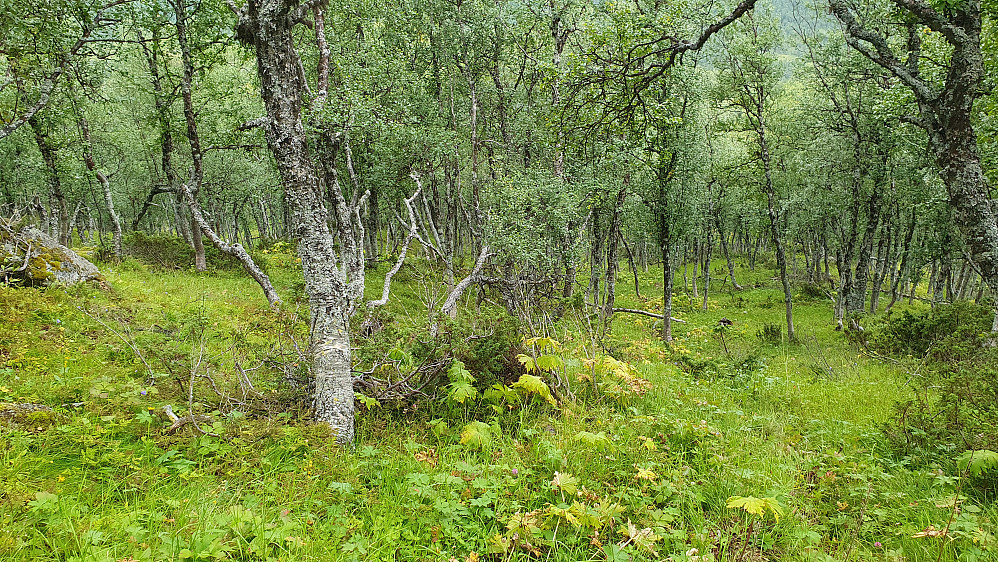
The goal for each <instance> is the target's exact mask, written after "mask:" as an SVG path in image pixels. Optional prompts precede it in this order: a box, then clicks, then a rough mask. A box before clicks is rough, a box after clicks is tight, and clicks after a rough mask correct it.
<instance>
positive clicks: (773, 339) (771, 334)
mask: <svg viewBox="0 0 998 562" xmlns="http://www.w3.org/2000/svg"><path fill="white" fill-rule="evenodd" d="M755 335H756V337H758V338H759V339H760V340H762V341H763V343H771V344H780V343H783V326H781V325H780V324H771V323H769V322H766V323H765V324H763V325H762V329H761V330H759V331H758V332H756V333H755Z"/></svg>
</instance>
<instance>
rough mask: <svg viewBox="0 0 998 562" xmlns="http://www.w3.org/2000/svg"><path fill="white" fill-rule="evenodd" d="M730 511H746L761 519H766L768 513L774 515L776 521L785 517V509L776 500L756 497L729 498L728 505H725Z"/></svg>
mask: <svg viewBox="0 0 998 562" xmlns="http://www.w3.org/2000/svg"><path fill="white" fill-rule="evenodd" d="M725 505H726V506H727V507H728V508H729V509H744V510H745V511H746V512H748V513H751V514H752V515H758V516H759V517H763V518H765V517H766V513H767V512H769V513H772V514H773V517H774V518H776V521H777V522H779V521H780V516H781V515H783V507H781V506H780V502H778V501H776V498H757V497H755V496H747V497H742V496H731V497H730V498H728V502H727V504H725Z"/></svg>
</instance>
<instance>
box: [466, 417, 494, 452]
mask: <svg viewBox="0 0 998 562" xmlns="http://www.w3.org/2000/svg"><path fill="white" fill-rule="evenodd" d="M461 444H462V445H468V446H471V447H478V448H479V449H484V448H486V447H488V446H489V445H491V444H492V427H490V426H489V424H487V423H483V422H480V421H473V422H471V423H469V424H468V425H466V426H464V428H463V429H462V430H461Z"/></svg>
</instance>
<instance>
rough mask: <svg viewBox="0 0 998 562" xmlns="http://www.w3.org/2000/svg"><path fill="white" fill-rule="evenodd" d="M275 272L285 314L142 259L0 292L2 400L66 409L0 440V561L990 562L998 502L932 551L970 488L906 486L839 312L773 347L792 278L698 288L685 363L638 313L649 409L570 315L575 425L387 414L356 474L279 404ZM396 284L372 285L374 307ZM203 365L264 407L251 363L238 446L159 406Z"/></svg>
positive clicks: (388, 336) (278, 270)
mask: <svg viewBox="0 0 998 562" xmlns="http://www.w3.org/2000/svg"><path fill="white" fill-rule="evenodd" d="M269 261H270V272H271V276H272V278H273V279H274V281H275V285H276V286H277V288H278V290H279V291H280V292H281V294H282V295H283V296H285V298H286V300H287V301H288V302H286V303H285V305H284V307H283V309H282V311H281V312H273V311H270V310H269V309H268V308H267V306H266V301H265V300H264V299H263V297H262V295H261V294H260V291H259V289H258V288H257V287H256V286H255V285H254V284H253V282H252V281H251V280H249V279H247V278H245V277H244V276H241V275H239V274H237V273H215V274H211V275H198V274H195V273H192V272H185V271H176V272H167V273H163V272H155V271H151V270H149V269H147V268H146V267H144V266H142V265H140V264H138V263H137V262H134V261H128V262H125V263H123V264H121V265H118V266H113V265H112V266H106V268H107V269H108V271H107V277H108V280H109V281H110V283H111V284H112V286H113V287H114V290H113V291H112V292H110V293H105V292H101V291H98V290H96V289H92V288H74V289H70V290H68V291H67V290H63V289H57V288H50V289H14V288H0V402H33V403H42V404H47V405H49V406H52V407H53V408H54V411H55V413H54V414H51V415H49V414H42V415H37V414H36V415H34V417H33V418H31V419H21V420H20V421H19V422H18V423H15V424H11V423H7V424H6V425H4V426H3V429H2V433H0V559H2V560H130V559H134V560H212V559H237V560H323V561H325V560H451V559H458V560H462V561H464V560H474V559H475V558H476V557H477V558H478V559H481V560H495V561H500V560H502V561H505V560H537V559H542V560H559V561H575V560H607V559H609V560H627V559H631V560H645V559H665V558H670V557H671V558H672V559H673V560H677V561H681V560H690V561H699V562H705V561H707V560H712V559H713V560H745V561H758V560H786V561H791V560H833V559H834V560H897V561H901V560H909V561H923V560H924V561H934V560H937V558H938V559H941V560H948V561H954V560H957V559H959V560H988V559H993V557H994V555H995V554H994V550H993V548H994V546H993V544H992V541H991V539H990V533H992V532H994V531H995V525H994V520H995V517H996V515H998V510H996V508H995V506H994V505H972V501H971V500H966V501H965V502H963V503H962V504H961V505H962V509H961V512H960V513H959V514H958V515H957V516H955V517H954V518H953V521H952V522H950V525H949V534H950V538H945V539H942V538H932V537H922V538H916V537H913V535H915V534H916V533H918V532H920V531H923V530H924V529H926V528H928V527H929V526H930V525H932V526H933V527H934V528H935V529H943V528H946V527H947V523H948V522H949V521H950V518H951V515H953V510H952V509H951V508H949V507H946V506H947V505H952V499H953V497H954V495H955V494H956V493H957V486H958V485H959V484H958V483H957V482H958V480H957V479H956V478H954V477H955V476H956V474H955V469H954V468H953V466H952V465H951V464H944V465H940V466H925V465H918V464H914V463H912V462H911V460H910V459H906V458H903V457H898V456H897V455H896V454H895V453H894V452H893V451H892V450H890V448H889V447H888V445H887V443H886V440H885V439H884V438H883V436H882V434H881V430H880V427H881V425H882V424H884V423H888V422H889V421H890V420H891V416H892V405H893V403H894V402H896V401H899V400H903V399H905V398H906V397H908V396H909V390H908V389H907V387H906V386H905V380H906V377H907V373H905V372H904V371H901V370H899V368H897V367H895V366H893V365H891V364H888V363H884V362H882V361H879V360H876V359H873V358H871V357H869V356H867V355H866V354H864V353H862V352H860V351H859V350H858V348H856V347H855V346H854V345H853V344H851V343H849V342H848V341H847V340H846V338H845V337H844V336H843V335H842V334H841V333H837V332H835V331H834V323H833V322H832V320H831V303H830V302H827V301H823V300H812V301H801V302H799V303H797V304H796V306H795V320H796V322H797V327H798V333H799V335H800V336H801V340H802V341H803V342H804V343H798V344H773V343H765V342H763V341H762V340H760V338H759V337H758V336H757V333H758V332H759V331H760V330H762V328H763V327H764V326H765V325H766V324H767V323H768V324H781V323H782V322H783V307H782V293H781V291H780V289H779V287H778V283H776V282H774V281H772V280H771V278H772V276H773V272H772V271H762V270H757V271H755V272H751V271H748V270H747V269H746V268H741V267H739V268H738V271H737V273H738V275H739V282H740V283H742V284H743V285H745V286H746V287H751V288H750V289H747V290H745V291H742V292H737V293H735V292H732V291H730V287H729V286H725V285H723V284H721V283H720V282H719V278H720V277H719V276H718V277H716V278H715V279H714V282H713V283H712V285H713V288H714V290H715V292H713V293H712V295H711V297H710V299H709V306H708V310H707V311H701V310H700V303H701V301H700V299H696V298H692V297H691V296H688V295H687V294H686V293H685V292H684V291H683V289H682V275H681V273H680V274H679V275H678V276H677V282H678V283H679V285H677V296H676V299H675V300H676V303H677V309H676V312H675V315H676V316H678V317H680V318H683V319H685V320H687V321H688V324H686V325H677V326H676V327H675V333H676V342H674V345H673V346H665V345H664V344H662V343H661V342H660V341H659V340H658V339H657V336H656V332H655V327H654V324H655V323H654V322H653V321H652V319H650V318H644V317H632V316H625V315H618V317H617V318H616V319H615V322H614V327H613V332H612V334H611V336H610V337H609V339H608V347H609V348H610V350H611V351H612V352H613V353H614V355H615V356H616V357H617V359H621V360H623V361H626V362H627V363H629V364H631V365H633V367H634V369H636V373H637V374H638V375H640V376H641V377H643V378H645V379H647V380H649V381H650V382H651V385H652V386H651V388H650V390H648V391H647V392H645V393H644V394H639V393H634V392H627V391H625V390H622V389H624V388H625V387H626V385H625V384H623V383H621V382H620V381H619V380H616V379H614V376H612V375H609V374H605V373H604V374H602V375H600V374H597V375H596V377H595V380H593V381H589V380H585V379H584V378H583V379H580V378H579V377H580V375H584V374H587V373H589V374H592V372H591V371H590V370H588V369H587V367H586V365H587V364H586V362H585V360H586V359H587V358H589V357H588V355H587V354H591V353H592V350H591V349H589V348H588V347H585V343H586V342H588V341H590V340H589V336H587V335H586V333H585V330H584V329H583V328H582V326H583V325H585V322H584V321H583V320H584V318H583V317H582V316H581V314H580V313H578V312H570V313H569V314H568V315H567V316H566V318H565V319H564V320H563V322H562V325H561V326H560V327H559V331H558V333H559V336H558V337H559V339H561V340H562V343H563V344H564V348H563V350H562V351H561V352H560V353H559V355H560V356H561V357H562V358H563V359H564V360H565V367H564V369H563V370H562V371H563V372H562V375H563V376H564V378H566V379H568V380H569V381H570V389H571V391H572V392H573V393H574V394H575V396H576V397H577V399H576V400H575V401H572V400H563V401H562V403H561V404H560V407H558V408H554V407H551V406H549V405H547V404H545V403H544V402H543V401H541V400H536V399H531V398H530V397H529V396H528V397H527V398H526V399H515V400H511V401H506V402H499V405H500V407H499V408H498V410H500V411H499V412H498V413H497V412H494V411H492V410H491V409H490V408H488V405H487V404H486V403H484V402H483V401H482V399H481V398H479V399H478V400H479V401H478V402H477V403H476V404H474V405H471V404H464V405H457V404H447V403H446V401H443V402H442V403H435V404H417V405H415V407H406V408H401V409H390V408H377V409H374V410H373V411H367V412H364V413H362V414H361V417H360V419H359V422H358V436H359V441H358V445H357V448H356V449H355V450H352V451H344V450H339V449H337V448H335V446H334V445H333V444H332V443H331V440H330V439H329V438H328V433H327V432H326V431H325V430H324V429H323V428H322V427H315V426H311V425H309V424H308V423H307V420H305V419H304V418H303V417H302V414H303V413H304V412H303V410H302V409H301V402H300V400H299V397H298V396H297V395H296V393H295V392H294V391H293V390H292V389H290V388H289V387H288V385H286V384H284V382H283V380H282V377H283V376H284V375H285V374H286V373H287V372H288V371H287V370H286V369H284V368H279V367H280V365H278V363H280V362H282V361H284V362H288V363H291V362H292V359H289V358H288V356H287V355H286V354H282V352H284V351H286V350H287V349H289V348H290V347H292V346H293V345H294V343H295V342H296V341H297V342H298V343H299V344H301V343H302V342H304V341H305V340H304V338H305V331H306V328H307V327H306V324H305V322H304V320H303V318H302V317H303V316H307V312H306V308H305V307H303V306H301V305H296V304H295V303H294V302H293V296H294V294H295V293H296V291H297V292H299V293H300V290H301V289H300V282H299V280H298V276H297V274H296V273H295V263H294V259H293V257H291V256H288V255H286V254H271V256H270V259H269ZM721 265H722V264H720V263H716V264H714V269H715V271H718V270H719V268H720V267H721ZM384 269H386V268H385V267H381V268H380V270H381V271H382V272H383V271H384ZM423 269H425V268H423ZM423 275H424V274H423V273H420V270H419V269H417V268H407V269H406V270H403V273H402V274H400V276H399V278H398V281H399V283H398V284H397V285H396V286H395V288H394V291H395V294H394V296H393V298H394V299H395V300H394V302H393V303H392V304H391V305H390V307H389V310H388V311H386V312H385V316H386V318H389V319H390V326H389V328H388V329H386V330H385V332H382V334H381V335H379V336H375V337H374V338H367V339H358V340H356V341H355V345H358V346H360V348H361V349H360V350H359V351H360V352H359V353H358V356H360V357H364V358H366V359H365V361H370V358H372V357H376V356H377V355H378V353H383V351H384V350H385V349H388V348H390V347H392V346H402V347H407V346H410V345H409V344H413V342H415V341H416V340H418V339H419V337H421V336H419V335H418V333H417V332H418V329H419V326H420V325H421V323H424V322H425V308H424V304H423V301H425V300H427V299H428V298H430V296H431V294H432V283H428V282H425V281H424V280H422V279H421V278H422V276H423ZM656 283H657V288H656ZM380 284H381V279H380V277H379V273H372V274H371V276H370V278H369V279H368V291H369V296H372V295H374V294H375V293H379V292H380ZM617 287H618V293H619V294H618V302H619V303H621V305H625V306H630V307H649V309H652V307H654V306H657V305H655V302H654V300H653V299H652V300H639V299H636V298H635V297H634V296H633V285H632V284H631V281H630V277H629V274H628V275H625V273H624V272H622V273H621V275H620V281H619V282H618V285H617ZM641 290H642V294H643V295H650V296H652V297H657V298H658V299H659V302H660V299H661V280H660V272H658V273H656V272H655V271H654V270H652V271H650V272H649V273H647V274H642V275H641ZM899 306H906V305H899ZM916 306H918V305H917V304H916ZM473 316H474V313H473V311H471V310H468V311H464V312H462V318H465V319H471V318H473ZM721 317H727V318H730V319H731V320H733V321H734V325H733V326H732V327H731V328H730V329H729V330H727V331H726V333H725V336H724V337H725V343H726V344H727V351H725V349H724V346H723V345H722V342H721V340H720V337H719V334H718V333H717V332H716V330H715V326H716V325H717V322H718V320H719V319H720V318H721ZM483 326H484V323H483ZM111 329H113V330H114V331H115V332H117V333H118V335H116V334H115V333H113V332H112V331H111ZM481 331H485V330H484V327H483V329H482V330H481ZM784 332H785V329H784ZM379 337H380V338H381V339H379ZM407 338H408V339H407ZM386 340H390V341H386ZM132 346H134V347H135V348H136V349H138V350H139V351H140V353H141V354H142V356H143V358H144V359H145V360H146V362H147V363H148V364H149V365H150V367H151V369H152V371H153V377H152V378H153V380H154V381H155V384H150V381H149V378H150V376H149V372H148V370H147V368H146V366H145V365H144V364H143V363H142V361H140V360H139V359H138V358H137V357H136V354H135V353H134V352H133V351H132V348H131V347H132ZM410 347H411V346H410ZM199 357H200V358H201V362H200V365H201V366H202V368H204V367H207V368H208V371H207V372H208V373H210V374H211V375H212V378H213V382H214V383H215V384H216V385H217V387H218V388H219V389H220V390H222V391H223V394H227V395H229V397H236V398H237V399H241V398H242V397H243V396H244V394H242V393H241V391H240V388H241V387H240V386H239V377H238V376H237V372H238V369H237V367H236V365H237V364H238V365H240V366H241V367H242V368H244V369H252V370H251V371H248V373H249V374H250V377H251V378H252V380H253V383H254V385H255V387H256V390H257V391H258V392H259V393H260V394H262V395H263V398H261V397H258V396H256V395H255V394H252V395H245V396H246V398H245V399H244V400H242V401H243V402H245V404H235V403H233V402H231V401H229V400H228V399H227V398H223V397H219V396H218V395H216V394H215V393H214V392H213V391H212V389H211V386H210V385H209V381H208V380H207V379H202V378H199V379H196V380H195V383H196V387H195V388H196V400H195V409H196V410H197V411H198V412H203V413H208V414H210V415H211V418H212V420H211V421H207V422H204V424H203V429H205V430H206V431H209V432H212V433H217V434H219V435H220V437H213V436H209V435H203V434H201V433H199V432H198V431H197V430H195V429H194V428H193V427H191V426H187V427H185V428H183V429H182V430H180V431H178V432H176V433H167V432H165V431H164V428H165V427H166V426H168V425H169V423H168V422H167V421H166V420H165V419H164V418H163V417H162V415H161V413H160V412H161V410H160V408H161V406H163V405H165V404H170V405H172V406H173V408H174V410H175V411H177V412H178V413H179V414H180V415H183V414H184V413H186V411H187V407H188V401H187V394H186V389H187V386H186V385H188V384H189V382H190V369H191V365H192V364H194V363H197V362H198V358H199ZM285 367H287V366H285ZM291 367H292V368H293V365H291ZM360 368H362V369H367V368H370V363H369V362H367V363H365V364H364V365H361V366H360ZM829 369H830V372H829ZM201 372H205V371H203V370H202V371H201ZM473 375H476V376H478V375H479V374H478V373H473ZM77 403H82V404H77ZM472 421H483V422H485V423H487V424H490V426H491V428H490V429H489V430H488V432H489V433H490V434H491V438H492V439H491V443H489V444H487V445H485V446H483V447H475V446H469V445H462V444H461V443H460V434H461V430H462V428H463V427H464V426H465V425H466V424H468V423H469V422H472ZM556 472H557V473H558V474H559V477H558V479H559V481H560V484H561V485H560V487H559V486H555V485H553V484H552V481H553V480H554V479H555V473H556ZM731 496H753V497H756V498H772V499H774V500H775V501H776V502H778V505H779V507H780V509H781V510H782V516H781V517H780V519H779V521H778V522H777V521H776V519H775V517H774V516H773V514H772V513H770V512H763V514H762V515H761V516H760V515H752V514H750V513H747V512H746V511H744V510H741V509H729V508H727V507H726V506H725V504H726V501H727V500H728V498H729V497H731ZM938 506H943V507H938ZM629 528H630V529H629ZM951 538H952V540H950V539H951ZM693 549H696V550H695V551H694V550H693ZM472 553H475V554H474V555H473V554H472ZM698 556H699V558H697V557H698ZM940 557H941V558H940Z"/></svg>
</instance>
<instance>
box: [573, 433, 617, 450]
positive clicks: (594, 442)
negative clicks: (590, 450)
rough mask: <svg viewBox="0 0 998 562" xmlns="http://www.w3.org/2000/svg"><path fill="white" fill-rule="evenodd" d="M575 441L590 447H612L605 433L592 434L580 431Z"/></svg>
mask: <svg viewBox="0 0 998 562" xmlns="http://www.w3.org/2000/svg"><path fill="white" fill-rule="evenodd" d="M574 439H575V440H576V441H578V442H580V443H582V444H584V445H588V446H590V447H600V448H602V447H607V446H609V445H610V438H609V437H607V436H606V432H605V431H601V432H599V433H592V432H590V431H580V432H578V433H576V434H575V437H574Z"/></svg>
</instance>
